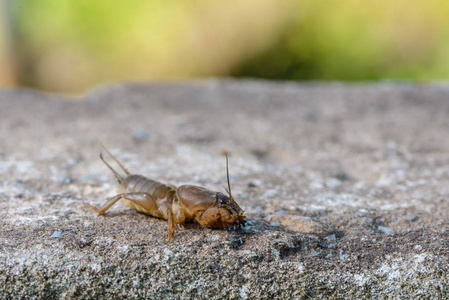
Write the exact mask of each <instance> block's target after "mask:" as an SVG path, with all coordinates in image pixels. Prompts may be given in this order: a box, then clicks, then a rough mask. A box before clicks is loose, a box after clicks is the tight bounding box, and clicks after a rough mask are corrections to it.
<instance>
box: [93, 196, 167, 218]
mask: <svg viewBox="0 0 449 300" xmlns="http://www.w3.org/2000/svg"><path fill="white" fill-rule="evenodd" d="M120 199H124V200H125V201H126V203H127V204H128V205H129V206H131V208H133V209H135V210H137V211H139V212H143V213H146V214H151V215H153V216H156V217H160V216H159V215H160V212H159V207H158V206H157V204H156V200H155V199H154V197H153V196H151V195H150V194H148V193H143V192H134V193H123V194H118V195H116V196H114V197H112V198H110V199H109V200H108V201H107V202H106V203H105V204H104V205H103V206H101V207H100V208H97V207H95V206H92V205H88V206H85V208H90V209H92V210H94V211H96V212H97V213H98V214H100V215H102V214H104V213H105V212H106V211H107V210H108V209H109V208H110V207H111V206H112V205H114V204H115V203H116V202H117V201H119V200H120Z"/></svg>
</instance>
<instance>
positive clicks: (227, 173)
mask: <svg viewBox="0 0 449 300" xmlns="http://www.w3.org/2000/svg"><path fill="white" fill-rule="evenodd" d="M225 156H226V177H227V179H228V188H227V189H226V192H228V194H229V199H232V200H234V198H232V195H231V183H230V182H229V163H228V153H227V152H225Z"/></svg>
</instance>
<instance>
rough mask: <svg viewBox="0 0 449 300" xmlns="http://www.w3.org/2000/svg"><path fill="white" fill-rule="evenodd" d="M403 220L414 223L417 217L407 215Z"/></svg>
mask: <svg viewBox="0 0 449 300" xmlns="http://www.w3.org/2000/svg"><path fill="white" fill-rule="evenodd" d="M404 219H406V220H407V221H409V222H414V221H416V219H418V217H417V216H410V215H408V216H405V218H404Z"/></svg>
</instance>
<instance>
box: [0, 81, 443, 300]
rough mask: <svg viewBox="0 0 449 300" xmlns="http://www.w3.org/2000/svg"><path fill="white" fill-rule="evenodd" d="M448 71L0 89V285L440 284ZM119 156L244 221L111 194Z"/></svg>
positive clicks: (133, 294) (396, 294) (348, 292)
mask: <svg viewBox="0 0 449 300" xmlns="http://www.w3.org/2000/svg"><path fill="white" fill-rule="evenodd" d="M448 115H449V86H447V85H438V84H433V85H431V84H429V85H412V84H404V83H402V84H401V83H396V84H395V83H380V84H354V85H345V84H338V83H335V84H320V83H309V84H305V83H303V84H296V83H272V82H263V81H262V82H254V81H219V80H210V81H204V82H192V83H185V84H152V85H126V84H123V85H115V86H111V87H105V88H100V89H97V90H95V91H92V92H91V93H90V94H88V95H87V96H86V97H85V98H84V99H82V100H68V99H63V98H62V97H58V96H54V95H45V94H39V93H37V92H34V91H30V90H3V91H0V124H1V126H0V298H1V299H17V298H22V299H25V298H27V299H28V298H46V299H56V298H67V299H72V298H79V299H81V298H83V299H89V298H90V299H95V298H99V299H112V298H115V299H125V298H134V299H136V298H152V299H156V298H162V299H199V298H202V299H256V298H261V299H262V298H264V299H271V298H278V299H309V298H331V299H332V298H334V299H337V298H338V299H343V298H373V299H384V298H403V299H406V298H432V299H437V298H440V299H442V298H445V297H447V295H448V293H449V279H448V263H449V222H448V216H449V197H448V195H449V118H448ZM100 142H103V143H105V144H106V145H107V146H108V147H109V148H110V149H111V150H112V152H113V153H114V154H115V155H116V156H117V157H118V159H119V160H120V161H122V162H123V163H124V164H125V166H126V167H127V168H128V169H129V170H130V171H132V173H138V174H142V175H145V176H148V177H150V178H154V179H157V180H159V181H161V182H166V183H172V184H174V185H181V184H185V183H191V184H196V185H200V186H205V187H207V188H209V189H213V190H219V191H222V192H223V191H224V187H225V186H226V177H225V176H226V170H225V159H224V157H223V156H222V154H221V153H222V151H223V150H228V151H230V152H231V157H230V173H231V184H232V189H233V194H234V196H235V198H236V199H237V201H238V203H239V204H240V206H241V207H242V208H243V209H244V210H245V211H246V215H247V218H248V220H250V222H249V224H248V226H247V227H245V228H244V229H241V230H237V231H226V230H211V229H203V228H201V226H199V225H197V224H195V223H192V224H186V225H185V226H184V227H181V228H179V229H178V230H177V233H176V235H175V237H174V241H173V242H172V243H167V241H166V235H167V226H166V222H164V221H163V220H160V219H156V218H153V217H150V216H146V215H143V214H139V213H137V212H135V211H133V210H132V209H130V208H129V207H127V206H126V205H125V204H124V203H123V202H120V203H118V204H117V205H115V206H114V207H112V208H111V209H110V211H108V212H107V213H106V214H105V216H104V217H98V216H97V215H96V214H95V213H94V212H93V211H90V210H85V209H83V206H84V205H86V204H94V205H101V204H103V203H104V202H105V201H106V198H107V197H110V196H113V195H114V194H116V193H117V191H118V185H117V183H116V181H115V179H114V178H113V176H112V174H111V172H110V171H109V170H108V169H107V168H106V167H105V166H104V165H103V164H102V163H101V161H100V159H99V157H98V154H99V152H100Z"/></svg>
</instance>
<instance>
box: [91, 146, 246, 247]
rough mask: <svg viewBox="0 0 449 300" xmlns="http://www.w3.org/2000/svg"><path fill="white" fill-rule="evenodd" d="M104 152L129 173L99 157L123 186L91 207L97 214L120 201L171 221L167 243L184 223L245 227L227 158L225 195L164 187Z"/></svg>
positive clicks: (145, 212) (207, 191)
mask: <svg viewBox="0 0 449 300" xmlns="http://www.w3.org/2000/svg"><path fill="white" fill-rule="evenodd" d="M103 148H104V150H105V151H106V152H107V153H108V154H109V156H111V158H112V159H113V160H114V161H115V162H116V163H117V164H118V165H119V166H120V168H121V169H122V170H123V171H124V172H125V173H126V177H122V176H121V175H120V174H118V173H117V172H116V171H115V170H114V169H113V168H112V167H111V166H110V165H109V164H108V163H107V162H106V161H105V160H104V158H103V155H102V154H100V158H101V160H102V161H103V162H104V163H105V164H106V166H107V167H108V168H109V169H110V170H111V171H112V172H113V173H114V175H115V177H116V178H117V180H118V183H119V184H120V191H119V194H118V195H116V196H114V197H111V198H109V199H108V201H107V202H106V203H105V204H104V205H103V206H101V207H100V208H97V207H95V206H91V205H88V206H86V208H91V209H93V210H94V211H96V212H97V213H98V214H100V215H103V214H104V213H105V212H106V211H107V210H108V209H109V208H110V207H111V206H112V205H114V204H115V203H116V202H117V201H119V200H120V199H123V200H124V201H125V202H126V204H128V205H129V206H130V207H131V208H133V209H135V210H136V211H138V212H141V213H144V214H147V215H152V216H154V217H158V218H161V219H165V220H167V222H168V240H169V241H171V240H172V238H173V235H174V234H175V224H182V223H185V222H187V221H191V220H195V221H197V222H198V223H200V224H201V225H203V226H205V227H209V228H234V229H235V228H239V227H240V225H242V226H245V223H246V221H245V218H246V217H245V216H244V215H243V210H242V209H241V208H240V206H239V205H238V204H237V202H235V200H234V198H233V197H232V195H231V184H230V183H229V168H228V155H227V154H226V153H225V155H226V174H227V180H228V188H227V189H226V192H227V193H228V195H229V196H226V195H225V194H223V193H220V192H214V191H211V190H208V189H206V188H202V187H199V186H194V185H182V186H180V187H178V188H176V187H175V186H173V185H170V184H163V183H160V182H157V181H154V180H152V179H148V178H146V177H144V176H141V175H134V174H133V175H132V174H130V173H129V172H128V171H127V170H126V169H125V167H123V165H122V164H121V163H120V162H119V161H118V160H117V159H116V158H115V157H114V156H113V155H112V154H111V153H110V152H109V151H108V149H106V147H104V146H103Z"/></svg>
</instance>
